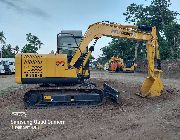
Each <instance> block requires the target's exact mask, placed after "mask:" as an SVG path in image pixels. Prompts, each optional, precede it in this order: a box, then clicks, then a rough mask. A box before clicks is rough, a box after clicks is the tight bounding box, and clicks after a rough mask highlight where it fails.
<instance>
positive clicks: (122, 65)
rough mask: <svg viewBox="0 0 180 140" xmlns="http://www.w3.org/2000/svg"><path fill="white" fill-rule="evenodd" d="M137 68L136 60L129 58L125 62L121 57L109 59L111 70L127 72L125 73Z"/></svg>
mask: <svg viewBox="0 0 180 140" xmlns="http://www.w3.org/2000/svg"><path fill="white" fill-rule="evenodd" d="M136 68H137V64H136V63H135V62H134V60H127V61H126V62H124V60H123V59H122V58H119V57H114V56H113V57H111V59H110V60H109V68H108V70H109V71H110V72H125V73H134V72H135V70H136Z"/></svg>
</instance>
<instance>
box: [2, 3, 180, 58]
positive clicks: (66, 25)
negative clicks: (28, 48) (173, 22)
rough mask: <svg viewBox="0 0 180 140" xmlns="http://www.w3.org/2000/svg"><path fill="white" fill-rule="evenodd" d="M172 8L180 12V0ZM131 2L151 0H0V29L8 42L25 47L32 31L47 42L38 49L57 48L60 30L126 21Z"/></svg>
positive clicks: (100, 43) (100, 44)
mask: <svg viewBox="0 0 180 140" xmlns="http://www.w3.org/2000/svg"><path fill="white" fill-rule="evenodd" d="M171 2H172V6H171V9H172V10H174V11H178V12H179V13H180V8H179V6H180V0H171ZM131 3H136V4H144V5H147V4H149V3H150V0H147V1H145V0H0V13H1V14H0V31H3V32H4V33H5V37H6V38H7V40H6V43H8V44H12V46H15V45H18V46H19V47H20V48H22V47H23V46H24V45H25V44H26V34H27V33H32V34H33V35H36V36H38V37H39V39H40V40H41V41H42V42H43V43H44V45H43V46H42V48H41V49H40V50H39V53H45V54H46V53H49V52H51V50H54V51H56V35H57V33H59V32H60V31H61V30H82V31H83V34H84V33H85V32H86V30H87V28H88V26H89V25H90V24H93V23H95V22H100V21H105V20H106V21H111V22H117V23H120V24H127V23H125V16H123V13H124V12H125V11H126V7H127V6H129V5H130V4H131ZM110 41H111V38H107V37H102V38H101V39H100V40H99V41H98V42H97V44H96V46H95V50H94V52H93V56H94V57H95V58H97V57H98V56H99V55H101V54H102V52H101V51H100V49H101V48H102V47H104V46H106V45H107V44H108V43H109V42H110Z"/></svg>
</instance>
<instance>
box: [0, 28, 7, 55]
mask: <svg viewBox="0 0 180 140" xmlns="http://www.w3.org/2000/svg"><path fill="white" fill-rule="evenodd" d="M5 40H6V38H5V36H4V32H3V31H2V32H0V43H1V45H3V44H5V43H6V41H5ZM0 49H1V50H0V57H2V48H0Z"/></svg>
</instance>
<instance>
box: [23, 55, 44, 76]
mask: <svg viewBox="0 0 180 140" xmlns="http://www.w3.org/2000/svg"><path fill="white" fill-rule="evenodd" d="M22 64H23V67H22V68H23V74H24V77H26V78H35V77H42V76H43V56H42V55H38V54H26V55H24V56H23V62H22Z"/></svg>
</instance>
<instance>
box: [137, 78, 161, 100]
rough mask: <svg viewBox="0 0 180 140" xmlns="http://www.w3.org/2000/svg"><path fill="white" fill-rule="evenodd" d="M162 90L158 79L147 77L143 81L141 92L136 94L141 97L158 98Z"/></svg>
mask: <svg viewBox="0 0 180 140" xmlns="http://www.w3.org/2000/svg"><path fill="white" fill-rule="evenodd" d="M162 90H163V82H162V81H161V79H160V78H159V77H147V78H146V80H145V81H144V83H143V85H142V87H141V90H140V91H141V92H140V93H139V94H138V95H140V96H142V97H146V96H150V97H155V96H160V95H161V91H162Z"/></svg>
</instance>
